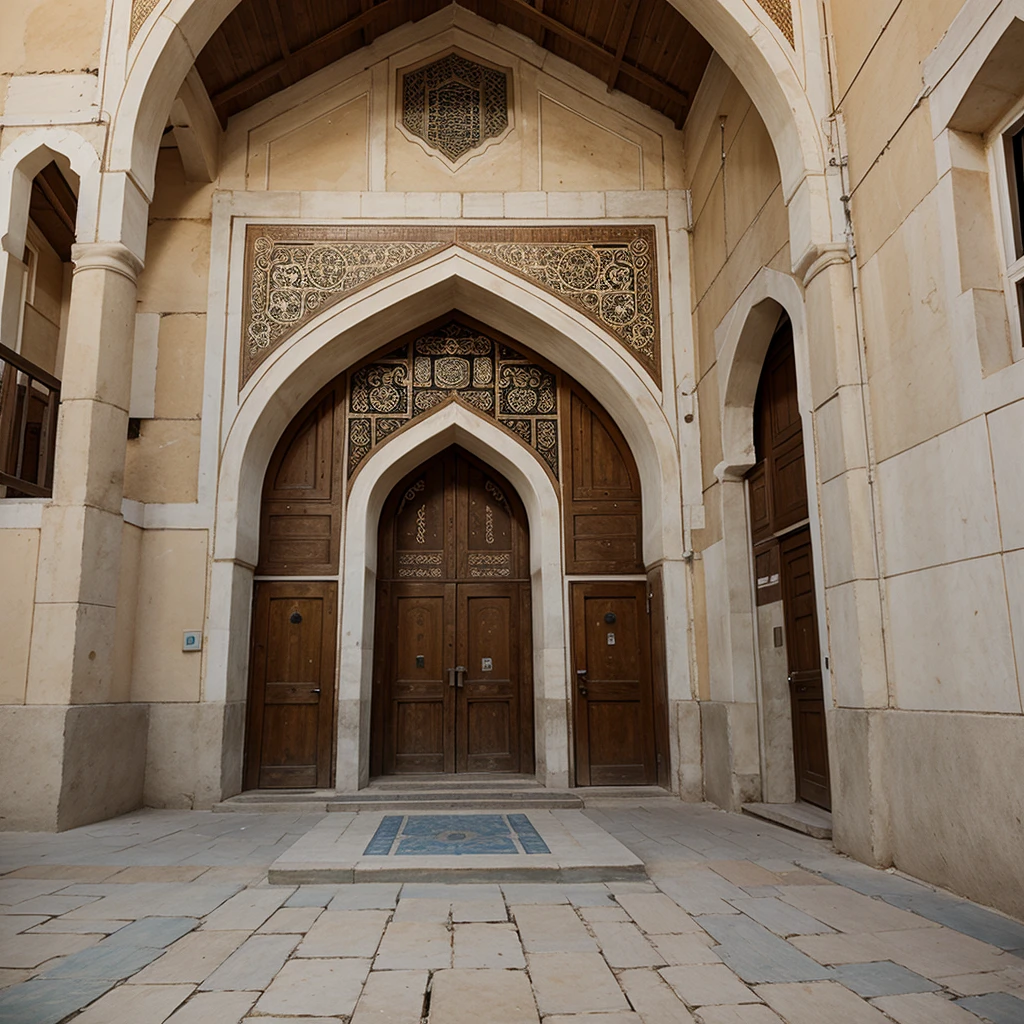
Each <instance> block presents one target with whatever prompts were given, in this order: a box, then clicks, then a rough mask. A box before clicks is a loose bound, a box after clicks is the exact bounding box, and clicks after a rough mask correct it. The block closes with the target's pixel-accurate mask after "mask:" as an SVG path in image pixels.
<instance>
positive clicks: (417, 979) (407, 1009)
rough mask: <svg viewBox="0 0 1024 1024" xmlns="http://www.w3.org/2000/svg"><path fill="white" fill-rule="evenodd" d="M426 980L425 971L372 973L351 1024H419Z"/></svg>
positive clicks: (427, 975)
mask: <svg viewBox="0 0 1024 1024" xmlns="http://www.w3.org/2000/svg"><path fill="white" fill-rule="evenodd" d="M429 978H430V975H429V974H428V973H427V972H426V971H373V972H372V973H371V974H370V976H369V977H368V978H367V979H366V984H365V985H364V986H363V993H362V995H361V996H360V997H359V1002H357V1003H356V1011H355V1013H354V1014H353V1015H352V1021H351V1024H420V1020H421V1019H422V1016H423V1003H424V999H425V996H426V991H427V981H428V980H429Z"/></svg>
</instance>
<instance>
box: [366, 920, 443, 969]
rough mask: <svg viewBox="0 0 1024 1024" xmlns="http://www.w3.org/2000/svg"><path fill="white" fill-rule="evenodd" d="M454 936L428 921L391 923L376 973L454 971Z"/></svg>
mask: <svg viewBox="0 0 1024 1024" xmlns="http://www.w3.org/2000/svg"><path fill="white" fill-rule="evenodd" d="M451 958H452V940H451V933H450V932H449V931H448V929H447V928H446V927H445V926H444V925H443V924H434V923H431V922H429V921H392V922H391V924H389V925H388V926H387V929H386V931H385V932H384V938H383V940H382V941H381V944H380V949H379V951H378V952H377V957H376V959H375V960H374V963H373V967H374V970H377V971H417V970H428V971H437V970H444V969H445V968H448V967H451Z"/></svg>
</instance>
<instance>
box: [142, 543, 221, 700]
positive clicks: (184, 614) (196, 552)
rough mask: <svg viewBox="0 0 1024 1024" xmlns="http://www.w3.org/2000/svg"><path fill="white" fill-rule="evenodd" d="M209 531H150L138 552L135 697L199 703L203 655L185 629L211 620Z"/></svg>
mask: <svg viewBox="0 0 1024 1024" xmlns="http://www.w3.org/2000/svg"><path fill="white" fill-rule="evenodd" d="M207 545H208V540H207V532H206V531H205V530H145V531H143V534H142V543H141V549H140V552H139V570H138V598H137V605H136V611H135V636H136V642H135V645H134V654H133V658H132V686H131V699H132V700H133V701H152V702H178V701H198V700H199V699H200V697H201V688H200V679H201V673H200V669H201V667H202V655H201V654H200V653H198V652H195V651H191V652H185V651H183V650H182V633H183V632H184V631H185V630H195V629H198V630H201V629H203V628H204V625H205V622H206V573H207Z"/></svg>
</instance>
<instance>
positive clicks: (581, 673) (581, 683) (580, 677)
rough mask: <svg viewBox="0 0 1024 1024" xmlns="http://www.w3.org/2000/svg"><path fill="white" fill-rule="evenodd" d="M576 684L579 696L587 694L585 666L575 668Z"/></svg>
mask: <svg viewBox="0 0 1024 1024" xmlns="http://www.w3.org/2000/svg"><path fill="white" fill-rule="evenodd" d="M576 686H577V688H578V689H579V691H580V696H581V697H586V695H587V670H586V669H585V668H578V669H576Z"/></svg>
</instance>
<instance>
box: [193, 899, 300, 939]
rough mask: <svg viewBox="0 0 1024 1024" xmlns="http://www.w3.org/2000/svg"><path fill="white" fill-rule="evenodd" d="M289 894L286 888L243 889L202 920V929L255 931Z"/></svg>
mask: <svg viewBox="0 0 1024 1024" xmlns="http://www.w3.org/2000/svg"><path fill="white" fill-rule="evenodd" d="M290 895H291V891H290V890H288V889H243V890H242V891H241V892H240V893H236V894H235V895H234V896H232V897H231V899H229V900H227V901H226V902H224V903H222V904H221V905H220V906H219V907H218V908H217V909H216V910H215V911H214V912H213V913H212V914H210V916H209V917H208V918H206V920H205V921H204V922H203V931H208V932H209V931H225V932H230V931H239V930H242V929H244V930H247V931H255V930H256V929H257V928H259V927H260V925H261V924H263V922H264V921H266V920H267V918H269V917H270V915H271V914H273V913H274V911H275V910H277V909H278V907H280V906H281V904H282V903H284V901H285V900H286V899H287V898H288V897H289V896H290Z"/></svg>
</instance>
